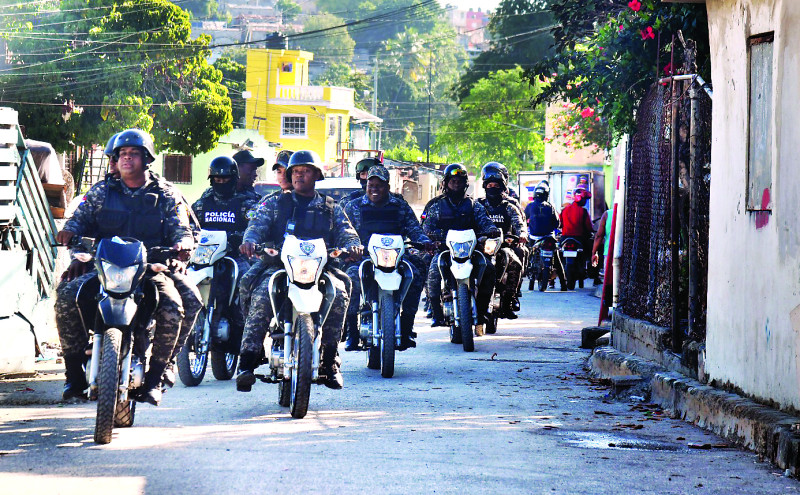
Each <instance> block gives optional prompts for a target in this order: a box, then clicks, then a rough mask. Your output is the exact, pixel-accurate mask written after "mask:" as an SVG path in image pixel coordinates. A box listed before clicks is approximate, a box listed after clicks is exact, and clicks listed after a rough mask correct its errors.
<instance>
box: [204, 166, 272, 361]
mask: <svg viewBox="0 0 800 495" xmlns="http://www.w3.org/2000/svg"><path fill="white" fill-rule="evenodd" d="M245 158H246V157H245ZM261 161H262V162H263V159H261ZM208 179H209V181H210V183H211V187H209V188H208V189H206V190H205V191H204V192H203V195H202V196H200V199H198V200H197V201H195V202H194V204H193V205H192V210H193V211H194V213H195V215H196V216H197V218H199V219H200V227H201V228H203V229H205V230H221V231H224V232H226V233H227V238H228V253H229V254H230V255H231V257H232V258H233V259H234V261H236V264H237V265H238V268H239V276H240V277H241V276H242V275H244V274H245V273H246V272H247V270H248V269H249V268H250V262H249V261H248V259H247V257H245V256H244V255H242V254H240V253H239V245H241V243H242V238H243V237H244V231H245V230H246V229H247V223H248V218H247V215H248V213H249V212H250V210H252V209H253V208H254V207H255V206H256V204H258V199H259V198H258V194H257V193H256V192H255V189H253V188H252V184H249V185H248V182H247V178H245V177H241V176H240V175H239V165H238V164H237V163H236V160H234V159H233V158H230V157H227V156H218V157H216V158H214V159H213V160H211V164H210V165H209V167H208ZM242 181H244V184H241V185H240V183H241V182H242ZM248 186H250V187H248ZM228 283H234V284H236V283H238V280H230V281H228ZM229 290H230V285H228V286H227V287H226V286H225V284H212V291H213V293H214V294H218V295H217V297H216V300H217V309H218V311H216V312H215V313H214V316H213V318H214V319H215V320H217V321H219V318H221V317H222V315H223V314H227V312H228V309H229V308H228V307H227V305H228V297H227V294H229V293H230V292H229ZM230 309H232V310H233V311H231V312H230V316H231V317H232V318H233V321H237V322H238V323H239V325H235V327H240V326H241V325H243V324H244V316H243V315H242V314H241V309H240V308H239V307H238V306H236V307H233V308H230ZM237 341H238V339H237ZM237 350H238V344H237Z"/></svg>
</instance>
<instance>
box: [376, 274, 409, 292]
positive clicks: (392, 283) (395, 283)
mask: <svg viewBox="0 0 800 495" xmlns="http://www.w3.org/2000/svg"><path fill="white" fill-rule="evenodd" d="M402 281H403V276H402V275H400V273H399V272H398V271H393V272H388V273H387V272H382V271H380V270H375V282H376V283H377V284H378V287H380V288H381V289H382V290H386V291H395V290H397V289H399V288H400V283H401V282H402Z"/></svg>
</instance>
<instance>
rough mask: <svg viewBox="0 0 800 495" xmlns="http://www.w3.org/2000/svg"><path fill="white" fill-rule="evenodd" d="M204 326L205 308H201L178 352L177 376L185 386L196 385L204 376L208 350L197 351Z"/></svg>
mask: <svg viewBox="0 0 800 495" xmlns="http://www.w3.org/2000/svg"><path fill="white" fill-rule="evenodd" d="M205 326H206V309H205V308H203V309H201V310H200V312H198V313H197V319H196V320H195V321H194V328H192V331H191V332H189V336H188V337H187V338H186V343H185V344H183V347H182V348H181V352H179V353H178V376H179V377H180V379H181V383H183V384H184V385H186V386H187V387H196V386H198V385H200V382H202V381H203V377H204V376H206V367H207V366H208V351H206V352H202V353H201V352H197V349H198V348H199V347H200V339H201V338H202V336H203V330H204V329H205Z"/></svg>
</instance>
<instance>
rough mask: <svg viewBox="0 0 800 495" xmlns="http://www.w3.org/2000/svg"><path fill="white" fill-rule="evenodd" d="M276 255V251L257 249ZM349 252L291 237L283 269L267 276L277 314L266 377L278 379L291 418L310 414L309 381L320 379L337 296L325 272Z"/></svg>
mask: <svg viewBox="0 0 800 495" xmlns="http://www.w3.org/2000/svg"><path fill="white" fill-rule="evenodd" d="M257 251H258V252H261V253H264V254H266V255H267V256H271V257H276V256H278V251H277V250H275V249H271V248H264V247H263V246H259V247H257ZM344 253H345V251H343V250H339V249H331V250H328V249H326V247H325V241H324V240H322V239H313V240H300V239H298V238H297V237H295V236H293V235H287V236H286V238H285V239H284V242H283V248H282V249H281V251H280V259H281V261H282V262H283V266H284V269H282V270H278V271H276V272H275V273H274V274H273V275H272V277H270V280H269V298H270V303H271V305H272V311H273V315H275V316H273V318H272V321H270V323H269V328H270V338H271V339H272V343H271V344H272V345H268V346H265V350H266V354H267V360H268V362H269V366H270V376H268V377H263V378H262V380H264V381H267V382H272V383H276V382H277V383H278V403H279V404H280V405H281V406H283V407H287V406H288V407H289V409H290V412H291V415H292V417H293V418H303V417H305V415H306V413H307V412H308V401H309V397H310V395H311V384H312V383H322V380H321V378H320V375H319V366H320V349H321V338H322V326H323V325H324V323H325V320H326V319H327V318H328V314H329V313H330V310H331V306H332V304H333V300H334V297H335V295H336V294H335V291H334V288H333V279H332V276H331V275H330V274H328V273H325V272H324V271H323V270H324V268H325V265H326V263H327V262H328V259H329V255H330V258H336V257H338V256H340V255H342V254H344Z"/></svg>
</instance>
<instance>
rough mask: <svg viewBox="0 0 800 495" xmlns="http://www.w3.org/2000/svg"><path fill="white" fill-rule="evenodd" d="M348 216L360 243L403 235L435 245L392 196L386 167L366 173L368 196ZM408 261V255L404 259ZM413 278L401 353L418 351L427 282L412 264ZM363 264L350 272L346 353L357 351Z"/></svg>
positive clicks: (403, 317)
mask: <svg viewBox="0 0 800 495" xmlns="http://www.w3.org/2000/svg"><path fill="white" fill-rule="evenodd" d="M345 213H347V216H348V218H350V221H351V222H352V223H353V227H354V228H355V229H356V231H357V232H358V236H359V237H360V238H361V243H362V244H363V245H365V246H366V245H367V244H368V243H369V238H370V237H371V236H372V234H392V235H400V236H403V238H406V239H409V240H410V241H411V242H413V243H415V244H425V245H431V244H432V242H431V240H430V239H429V238H428V236H427V235H425V233H424V232H422V227H421V226H420V224H419V221H418V220H417V216H416V215H415V214H414V211H413V210H412V209H411V207H410V206H409V205H408V203H406V202H405V201H399V200H397V198H395V197H393V196H391V195H390V194H389V171H388V170H386V168H384V167H383V166H372V167H370V169H369V170H368V171H367V192H366V194H365V195H364V196H363V197H361V198H356V199H354V200H352V201H350V202H349V203H347V206H346V207H345ZM403 257H404V258H406V259H407V258H408V257H409V255H408V254H404V255H403ZM409 264H410V265H411V271H412V273H413V275H414V278H413V280H412V282H411V286H410V287H409V289H408V293H407V294H406V297H405V299H404V300H403V307H402V311H401V312H400V334H401V342H400V347H399V348H398V350H400V351H403V350H406V349H408V348H409V347H416V346H417V344H416V342H414V340H413V338H414V337H416V334H415V333H414V330H413V329H414V316H415V315H416V314H417V308H418V307H419V299H420V296H421V295H422V286H423V284H424V280H423V278H422V274H421V273H420V272H419V270H418V268H417V267H416V265H415V264H414V263H413V262H411V261H410V262H409ZM359 266H360V263H354V264H352V265H350V266H349V267H348V268H347V275H349V276H350V279H351V280H352V281H353V292H352V294H351V296H350V307H349V308H348V310H347V343H346V344H345V350H346V351H354V350H358V347H359V340H360V335H359V329H358V324H357V319H358V310H359V304H360V296H361V289H360V287H361V284H359V282H358V276H359V275H358V268H359Z"/></svg>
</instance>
